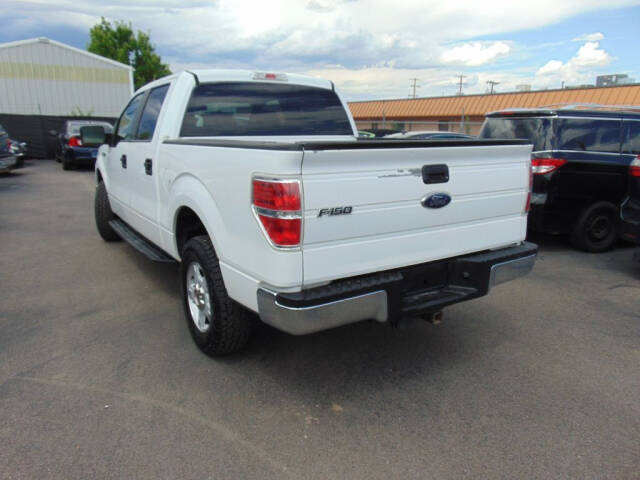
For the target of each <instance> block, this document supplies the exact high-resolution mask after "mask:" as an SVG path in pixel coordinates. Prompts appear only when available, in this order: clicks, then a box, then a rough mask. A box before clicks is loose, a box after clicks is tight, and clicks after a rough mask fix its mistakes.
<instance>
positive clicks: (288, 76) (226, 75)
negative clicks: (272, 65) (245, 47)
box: [137, 69, 334, 92]
mask: <svg viewBox="0 0 640 480" xmlns="http://www.w3.org/2000/svg"><path fill="white" fill-rule="evenodd" d="M265 74H275V75H276V76H277V77H278V79H276V80H270V79H268V78H256V77H257V76H263V75H265ZM184 75H189V76H192V75H196V76H197V77H198V81H199V82H200V83H210V82H253V81H259V82H274V83H291V84H295V85H306V86H309V87H316V88H325V89H327V90H333V89H334V85H333V82H331V81H329V80H325V79H323V78H318V77H311V76H308V75H299V74H296V73H283V72H272V71H267V70H232V69H229V70H220V69H197V70H188V71H187V70H185V71H182V72H179V73H174V74H173V75H168V76H166V77H162V78H159V79H158V80H155V81H153V82H151V83H147V84H146V85H144V86H143V87H141V88H140V89H138V90H137V92H142V91H145V90H148V89H149V88H153V87H156V86H158V85H163V84H165V83H167V81H168V80H170V79H173V78H176V77H179V76H184Z"/></svg>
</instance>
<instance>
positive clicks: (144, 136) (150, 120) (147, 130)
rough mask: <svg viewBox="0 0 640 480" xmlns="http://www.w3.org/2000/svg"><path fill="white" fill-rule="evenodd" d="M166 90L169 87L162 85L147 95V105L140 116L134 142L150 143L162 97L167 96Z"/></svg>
mask: <svg viewBox="0 0 640 480" xmlns="http://www.w3.org/2000/svg"><path fill="white" fill-rule="evenodd" d="M167 90H169V85H163V86H162V87H157V88H154V89H153V90H151V92H150V93H149V96H148V97H147V103H146V104H145V106H144V110H143V111H142V115H141V116H140V124H139V125H138V132H137V133H136V140H146V141H151V139H152V138H153V132H155V130H156V123H158V115H160V109H161V108H162V102H164V97H165V96H166V95H167Z"/></svg>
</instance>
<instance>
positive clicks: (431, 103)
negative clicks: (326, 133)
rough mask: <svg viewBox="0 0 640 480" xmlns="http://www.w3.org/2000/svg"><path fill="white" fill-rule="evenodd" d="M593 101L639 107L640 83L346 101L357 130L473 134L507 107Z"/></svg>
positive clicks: (601, 103)
mask: <svg viewBox="0 0 640 480" xmlns="http://www.w3.org/2000/svg"><path fill="white" fill-rule="evenodd" d="M576 103H594V104H600V105H636V106H640V84H634V85H621V86H613V87H588V88H576V89H562V90H539V91H532V92H510V93H494V94H491V95H489V94H482V95H462V96H453V97H430V98H415V99H413V98H411V99H399V100H373V101H365V102H350V103H349V108H350V109H351V112H352V113H353V117H354V119H355V121H356V124H357V125H358V128H359V129H367V128H393V129H396V130H442V131H463V132H466V133H471V134H477V133H478V131H479V130H480V126H481V125H482V122H483V120H484V115H485V114H486V113H488V112H493V111H495V110H502V109H507V108H532V107H544V106H550V105H555V106H558V105H561V104H566V105H570V104H576Z"/></svg>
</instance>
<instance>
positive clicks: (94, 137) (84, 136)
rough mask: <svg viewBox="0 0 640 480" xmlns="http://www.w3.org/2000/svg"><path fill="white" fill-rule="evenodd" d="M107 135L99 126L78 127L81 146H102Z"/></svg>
mask: <svg viewBox="0 0 640 480" xmlns="http://www.w3.org/2000/svg"><path fill="white" fill-rule="evenodd" d="M106 137H107V134H106V133H105V131H104V127H101V126H97V125H96V126H94V125H92V126H87V127H80V140H82V145H87V146H91V145H102V144H103V143H106Z"/></svg>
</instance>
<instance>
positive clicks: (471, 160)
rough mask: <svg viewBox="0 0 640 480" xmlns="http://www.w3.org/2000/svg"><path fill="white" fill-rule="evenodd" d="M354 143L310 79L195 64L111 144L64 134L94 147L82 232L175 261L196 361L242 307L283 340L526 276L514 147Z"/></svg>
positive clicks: (524, 168)
mask: <svg viewBox="0 0 640 480" xmlns="http://www.w3.org/2000/svg"><path fill="white" fill-rule="evenodd" d="M97 128H98V129H99V127H97ZM356 133H357V132H356V126H355V124H354V121H353V119H352V117H351V115H350V114H349V110H348V108H347V105H346V104H345V102H344V101H343V100H342V99H341V97H340V96H339V95H338V93H337V92H336V90H335V88H334V85H333V83H332V82H330V81H327V80H321V79H318V78H311V77H305V76H300V75H288V74H279V73H277V74H276V73H261V72H248V71H230V70H202V71H194V72H182V73H180V74H176V75H172V76H169V77H165V78H162V79H160V80H157V81H154V82H153V83H150V84H148V85H146V86H144V87H142V88H141V89H140V90H138V91H137V92H136V94H135V95H134V97H133V98H132V99H131V101H130V102H129V104H128V105H127V107H126V108H125V110H124V112H123V113H122V115H121V117H120V119H119V120H118V122H117V124H116V127H115V131H114V133H113V134H112V135H106V136H105V135H104V132H102V131H99V130H97V129H96V127H85V128H84V129H83V131H82V133H81V136H82V137H83V143H86V144H91V143H93V144H97V143H101V142H105V144H103V145H102V146H101V147H100V149H99V153H98V158H97V161H96V170H95V174H96V185H97V188H96V196H95V218H96V224H97V228H98V231H99V233H100V234H101V236H102V237H103V238H104V239H105V240H107V241H112V240H117V239H119V238H123V239H125V240H127V241H128V242H129V243H130V244H131V245H133V246H134V247H136V248H137V249H138V250H140V251H141V252H143V253H144V254H146V255H147V256H148V257H150V258H151V259H153V260H156V261H172V262H173V261H177V262H180V263H181V276H182V296H183V303H184V311H185V315H186V319H187V324H188V325H189V329H190V331H191V334H192V336H193V338H194V340H195V342H196V344H197V345H198V346H199V347H200V348H201V349H202V350H203V351H205V352H207V353H209V354H211V355H222V354H227V353H230V352H233V351H236V350H238V349H240V348H241V347H243V346H244V345H245V343H246V342H247V339H248V337H249V333H250V324H251V322H250V315H251V312H256V313H257V314H258V315H259V316H260V318H261V319H262V321H264V322H266V323H268V324H270V325H272V326H274V327H276V328H278V329H281V330H284V331H286V332H289V333H292V334H296V335H300V334H306V333H311V332H317V331H320V330H324V329H328V328H332V327H336V326H339V325H345V324H348V323H353V322H357V321H360V320H366V319H373V320H377V321H379V322H388V323H390V324H392V325H394V324H396V323H397V322H398V320H399V319H401V318H402V317H414V316H423V317H425V318H426V319H431V320H437V319H439V316H440V315H441V310H442V308H443V307H445V306H447V305H450V304H453V303H456V302H460V301H463V300H469V299H472V298H476V297H479V296H482V295H485V294H486V293H487V292H488V291H489V289H490V288H491V287H492V286H493V285H495V284H497V283H501V282H504V281H507V280H511V279H513V278H516V277H519V276H522V275H524V274H526V273H528V272H529V271H530V270H531V268H532V266H533V263H534V260H535V257H536V253H537V246H536V245H533V244H531V243H527V242H525V241H524V239H525V235H526V225H527V211H528V208H529V197H530V182H531V177H530V153H531V146H530V145H528V144H527V143H526V142H524V141H518V140H516V141H514V140H510V141H500V140H455V141H425V140H370V139H360V140H359V139H357V137H356ZM91 137H93V138H91Z"/></svg>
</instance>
